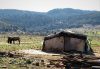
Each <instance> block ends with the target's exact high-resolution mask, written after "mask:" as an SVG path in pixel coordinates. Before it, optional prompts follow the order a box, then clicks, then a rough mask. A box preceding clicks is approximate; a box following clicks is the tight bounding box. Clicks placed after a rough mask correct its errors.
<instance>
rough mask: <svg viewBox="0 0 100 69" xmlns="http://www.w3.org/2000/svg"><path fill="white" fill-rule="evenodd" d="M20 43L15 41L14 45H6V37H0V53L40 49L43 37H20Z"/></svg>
mask: <svg viewBox="0 0 100 69" xmlns="http://www.w3.org/2000/svg"><path fill="white" fill-rule="evenodd" d="M19 37H20V39H21V43H20V44H18V41H15V44H8V43H7V35H0V51H16V50H22V49H41V48H42V42H43V36H32V35H21V36H19Z"/></svg>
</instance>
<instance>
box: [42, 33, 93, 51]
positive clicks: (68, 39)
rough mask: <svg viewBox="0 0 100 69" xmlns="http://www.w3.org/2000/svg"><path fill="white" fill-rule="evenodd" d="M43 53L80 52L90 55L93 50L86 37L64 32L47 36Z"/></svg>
mask: <svg viewBox="0 0 100 69" xmlns="http://www.w3.org/2000/svg"><path fill="white" fill-rule="evenodd" d="M42 51H45V52H55V53H59V52H60V53H62V52H70V51H79V52H82V53H90V52H92V49H91V47H90V46H89V44H88V42H87V36H86V35H83V34H76V33H72V32H65V31H62V32H59V33H57V34H54V35H50V36H46V37H45V38H44V42H43V48H42Z"/></svg>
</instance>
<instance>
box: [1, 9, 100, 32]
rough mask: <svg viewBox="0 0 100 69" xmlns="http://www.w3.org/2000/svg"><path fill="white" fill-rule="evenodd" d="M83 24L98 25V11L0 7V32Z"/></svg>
mask: <svg viewBox="0 0 100 69" xmlns="http://www.w3.org/2000/svg"><path fill="white" fill-rule="evenodd" d="M83 25H93V26H94V25H100V11H87V10H78V9H71V8H65V9H53V10H50V11H48V12H34V11H33V12H32V11H22V10H14V9H0V32H10V31H15V32H16V31H18V30H20V31H24V32H31V33H34V32H49V31H52V30H59V29H66V28H76V27H77V28H78V27H83Z"/></svg>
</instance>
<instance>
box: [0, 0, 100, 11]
mask: <svg viewBox="0 0 100 69" xmlns="http://www.w3.org/2000/svg"><path fill="white" fill-rule="evenodd" d="M55 8H74V9H82V10H96V11H100V0H0V9H19V10H28V11H38V12H47V11H49V10H52V9H55Z"/></svg>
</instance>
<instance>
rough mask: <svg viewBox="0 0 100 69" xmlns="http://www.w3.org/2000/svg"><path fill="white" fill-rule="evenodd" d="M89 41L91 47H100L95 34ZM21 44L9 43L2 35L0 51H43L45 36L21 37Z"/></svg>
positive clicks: (98, 39)
mask: <svg viewBox="0 0 100 69" xmlns="http://www.w3.org/2000/svg"><path fill="white" fill-rule="evenodd" d="M89 34H90V33H89ZM89 34H88V39H89V41H90V43H91V46H92V47H94V46H100V37H96V36H94V35H93V34H91V35H89ZM20 38H21V43H20V44H18V42H17V41H16V42H15V44H8V43H7V35H5V34H2V35H0V51H15V50H22V49H42V44H43V39H44V36H33V35H20Z"/></svg>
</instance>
